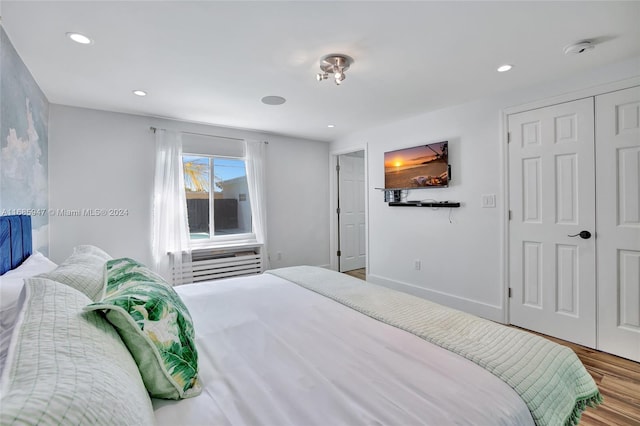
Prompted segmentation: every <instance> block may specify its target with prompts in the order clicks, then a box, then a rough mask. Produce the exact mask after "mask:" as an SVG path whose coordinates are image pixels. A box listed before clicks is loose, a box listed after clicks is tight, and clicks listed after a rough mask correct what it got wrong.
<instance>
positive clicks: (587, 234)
mask: <svg viewBox="0 0 640 426" xmlns="http://www.w3.org/2000/svg"><path fill="white" fill-rule="evenodd" d="M569 237H580V238H582V239H583V240H588V239H589V238H591V232H589V231H580V233H579V234H575V235H569Z"/></svg>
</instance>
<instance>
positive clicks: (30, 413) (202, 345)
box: [0, 218, 601, 425]
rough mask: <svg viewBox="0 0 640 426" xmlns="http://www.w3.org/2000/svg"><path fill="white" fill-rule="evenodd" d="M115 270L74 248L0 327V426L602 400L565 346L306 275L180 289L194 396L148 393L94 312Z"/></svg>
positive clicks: (365, 420) (434, 410)
mask: <svg viewBox="0 0 640 426" xmlns="http://www.w3.org/2000/svg"><path fill="white" fill-rule="evenodd" d="M0 219H2V222H0V226H1V227H0V235H5V234H6V235H9V236H10V235H13V234H15V232H16V231H11V229H9V231H7V232H5V233H4V234H3V232H4V228H5V227H10V226H11V224H12V223H17V222H16V219H12V218H9V219H8V220H7V219H5V218H0ZM18 221H22V219H19V220H18ZM21 225H22V222H21ZM19 232H20V233H21V238H20V241H21V243H20V244H21V246H20V247H18V244H16V245H15V246H13V245H12V244H10V243H9V244H6V240H7V238H6V236H5V237H4V239H3V240H0V247H2V250H3V251H2V259H3V263H4V260H5V256H11V258H12V259H13V257H14V256H15V255H14V254H13V252H14V251H15V252H18V251H23V252H24V253H22V255H20V256H18V257H22V259H21V260H20V261H12V266H11V269H12V270H10V271H9V272H7V273H8V274H10V275H11V274H12V272H14V271H16V270H19V269H20V268H21V266H20V264H21V262H23V261H24V262H25V263H26V262H29V261H31V259H32V257H33V255H32V254H31V253H30V249H29V250H26V251H25V250H24V247H25V245H24V244H22V241H25V240H26V239H28V240H29V241H30V235H29V232H30V227H29V226H20V231H19ZM9 240H10V241H11V240H16V241H17V240H18V239H17V237H14V238H9ZM5 250H10V252H6V251H5ZM7 253H9V254H7ZM25 259H26V260H25ZM87 259H89V260H87ZM118 262H120V264H122V263H123V262H124V263H127V262H129V264H128V266H127V267H128V268H131V264H135V262H134V261H132V260H121V259H110V256H108V255H107V254H106V253H104V252H102V251H101V250H99V249H97V248H93V247H90V246H82V247H79V248H78V249H77V250H76V251H74V253H73V254H72V255H71V256H70V258H69V259H68V260H67V261H65V262H63V264H61V265H58V266H57V268H56V269H51V268H52V265H49V264H48V265H47V266H46V268H45V269H47V270H48V272H45V273H44V274H39V275H37V277H36V278H27V279H26V280H25V284H24V286H23V287H24V288H23V289H22V292H21V293H20V296H19V297H17V299H18V302H17V308H16V309H17V311H18V312H17V313H16V312H14V313H13V314H10V315H9V316H13V317H14V318H9V320H7V319H6V318H3V319H2V321H3V324H4V325H3V326H2V327H3V328H2V330H0V331H1V332H2V333H3V334H4V335H5V336H6V334H7V333H10V336H11V339H10V342H9V344H8V345H7V344H5V345H4V346H5V347H4V348H3V349H2V352H3V353H4V355H3V357H4V359H5V360H4V361H2V364H3V370H2V378H1V382H0V383H1V387H0V392H1V394H0V398H2V400H1V401H0V423H2V424H13V423H23V424H24V423H27V424H29V423H51V424H54V423H59V422H60V418H59V417H56V416H59V415H60V414H59V413H63V414H62V415H63V416H64V417H63V419H65V421H64V423H73V424H89V423H91V424H160V425H177V424H180V425H203V424H211V425H361V424H381V425H413V424H416V425H417V424H431V425H449V424H474V425H532V424H538V425H543V424H549V425H553V424H576V423H577V422H578V420H579V418H580V414H581V412H582V411H583V410H584V409H585V408H586V407H587V406H595V405H597V404H598V403H599V402H600V401H601V396H600V393H599V392H598V389H597V387H596V385H595V383H594V382H593V379H592V378H591V376H589V374H588V373H587V372H586V370H585V369H584V367H583V366H582V364H581V363H580V361H579V359H578V358H577V356H576V355H575V354H574V353H573V352H572V351H571V350H570V349H568V348H565V347H563V346H560V345H557V344H555V343H552V342H550V341H548V340H546V339H543V338H541V337H538V336H534V335H531V334H529V333H525V332H522V331H519V330H516V329H513V328H509V327H505V326H502V325H499V324H495V323H492V322H490V321H486V320H482V319H480V318H477V317H474V316H472V315H469V314H465V313H462V312H459V311H455V310H453V309H449V308H446V307H443V306H440V305H436V304H433V303H431V302H429V301H426V300H423V299H419V298H415V297H413V296H410V295H406V294H403V293H399V292H395V291H392V290H389V289H386V288H383V287H378V286H374V285H372V284H368V283H367V284H365V283H364V282H362V281H360V280H357V279H355V278H351V277H348V276H346V275H344V274H338V273H335V272H332V271H328V270H324V269H322V268H314V267H305V266H301V267H293V268H283V269H278V270H273V271H268V272H267V273H265V274H261V275H257V276H252V277H238V278H231V279H226V280H218V281H215V282H206V283H197V284H188V285H183V286H179V287H176V288H175V292H176V293H177V295H179V300H176V301H175V303H176V304H177V305H180V306H182V305H184V309H185V310H186V311H188V316H189V317H190V319H191V320H192V323H193V328H194V330H195V331H194V344H195V348H197V364H198V371H197V378H196V379H194V380H193V381H192V382H190V383H188V384H185V385H184V389H185V390H186V389H187V388H189V391H194V390H196V389H197V391H194V392H192V394H191V395H189V394H188V392H189V391H186V392H185V394H182V393H181V394H180V395H178V396H177V397H175V395H174V396H168V397H167V396H166V395H165V397H163V398H157V397H150V396H149V394H148V393H147V392H146V390H149V386H148V383H147V381H148V380H147V379H146V378H142V377H141V375H142V376H144V374H145V373H144V372H143V368H142V367H141V363H140V362H139V360H138V358H137V356H136V352H135V351H134V350H133V349H132V348H131V347H127V345H126V344H124V343H123V341H125V342H126V341H127V337H126V335H125V334H124V333H122V331H121V330H120V329H118V332H115V331H114V330H113V329H114V328H117V326H116V325H115V324H116V322H115V321H113V320H110V321H112V323H110V322H109V321H107V320H106V319H105V314H104V313H103V311H99V309H100V308H104V305H100V304H99V302H96V300H99V299H100V297H103V298H104V297H105V294H106V293H105V292H106V291H107V290H101V291H100V292H97V293H96V292H93V293H95V294H93V293H92V291H90V290H89V288H90V287H91V286H89V285H88V284H87V283H90V282H94V284H95V283H98V282H102V281H104V280H105V278H104V277H107V276H108V277H111V276H112V275H111V274H112V273H116V272H117V267H119V266H118V265H119V263H118ZM79 264H80V265H81V266H80V267H79V266H78V265H79ZM105 265H106V266H105ZM111 265H113V266H111ZM135 267H136V268H138V269H135V270H136V271H138V272H139V271H141V270H142V271H143V269H141V268H140V266H139V265H138V266H135ZM65 268H67V269H66V272H65ZM110 268H112V269H110ZM60 271H62V272H65V273H64V274H62V272H60ZM69 271H72V273H70V272H69ZM113 271H116V272H113ZM31 272H33V271H31ZM138 272H136V273H137V274H138V275H139V273H138ZM56 274H58V275H56ZM74 274H75V275H74ZM144 274H147V275H145V277H146V278H145V279H146V280H149V279H151V280H153V279H155V278H153V277H152V275H151V272H149V273H147V272H144V273H143V274H142V275H144ZM5 275H6V274H5ZM69 276H72V278H71V279H70V278H69ZM150 277H151V278H150ZM56 280H58V281H56ZM4 281H6V280H4ZM4 284H5V283H4V282H3V283H0V291H2V290H3V287H4ZM96 285H97V284H96ZM94 288H97V287H94ZM101 288H102V287H101ZM78 289H80V290H78ZM2 294H3V295H4V294H5V293H2ZM171 297H172V296H168V298H171ZM25 300H26V301H25ZM103 300H104V299H103ZM92 301H93V303H91V302H92ZM88 305H95V307H96V309H95V310H91V311H89V312H87V306H88ZM16 309H14V311H15V310H16ZM0 315H4V314H3V311H0ZM5 316H6V315H5ZM50 316H55V317H56V319H55V320H54V321H51V320H49V319H48V318H49V317H50ZM32 317H33V318H32ZM106 317H107V318H109V313H107V314H106ZM6 323H10V324H9V326H7V325H6ZM29 324H31V325H29ZM112 325H113V326H112ZM23 334H28V338H25V337H24V336H23ZM58 335H61V337H60V339H57V337H56V336H58ZM120 338H121V339H120ZM5 340H6V338H5ZM41 340H42V341H46V342H49V341H51V342H53V343H46V342H45V343H42V344H40V343H39V344H34V342H40V341H41ZM128 349H129V350H128ZM129 352H130V353H129ZM132 355H133V357H132ZM133 358H135V360H134V359H133ZM51 359H56V360H57V361H56V362H51ZM0 361H1V360H0ZM84 364H88V365H87V366H86V367H85V366H84ZM136 364H138V365H136ZM67 366H68V369H67ZM34 370H38V371H39V373H38V374H35V373H33V372H34ZM61 370H62V371H65V372H66V371H69V370H72V372H73V374H71V375H72V376H73V377H70V378H69V377H66V374H61ZM48 371H50V372H49V373H47V372H48ZM23 376H28V377H26V378H23ZM61 376H64V380H61V379H60V377H61ZM194 377H195V376H194ZM61 382H64V383H61ZM196 382H197V383H196ZM180 383H181V384H182V383H187V382H180ZM145 387H146V389H145ZM25 389H27V390H26V391H25ZM149 393H151V394H152V395H153V394H154V392H152V391H151V390H149ZM174 397H175V398H174ZM62 407H64V408H62ZM34 418H35V419H40V420H38V421H34V420H33V419H34ZM56 419H57V420H56Z"/></svg>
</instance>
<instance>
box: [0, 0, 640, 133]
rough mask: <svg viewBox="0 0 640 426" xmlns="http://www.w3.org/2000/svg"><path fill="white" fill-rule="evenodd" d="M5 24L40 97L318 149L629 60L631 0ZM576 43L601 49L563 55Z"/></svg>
mask: <svg viewBox="0 0 640 426" xmlns="http://www.w3.org/2000/svg"><path fill="white" fill-rule="evenodd" d="M1 13H2V24H3V26H4V28H5V30H6V32H7V34H8V35H9V38H10V39H11V41H12V42H13V44H14V46H15V48H16V50H17V51H18V53H19V54H20V56H21V57H22V59H23V60H24V62H25V63H26V65H27V67H28V68H29V70H30V71H31V72H32V74H33V76H34V77H35V79H36V81H37V82H38V84H39V85H40V87H41V88H42V90H43V91H44V93H45V94H46V96H47V98H48V99H49V101H50V102H53V103H56V104H64V105H73V106H79V107H87V108H96V109H103V110H109V111H118V112H125V113H134V114H142V115H151V116H158V117H168V118H174V119H180V120H186V121H194V122H202V123H209V124H215V125H222V126H230V127H240V128H249V129H256V130H262V131H267V132H272V133H278V134H285V135H291V136H295V137H304V138H310V139H317V140H326V141H330V140H334V139H336V138H338V137H340V136H342V135H345V134H349V133H351V132H354V131H357V130H359V129H363V128H367V127H370V126H373V125H377V124H380V123H384V122H388V121H395V120H398V119H401V118H403V117H407V116H412V115H416V114H419V113H422V112H426V111H429V110H434V109H437V108H442V107H444V106H447V105H453V104H459V103H462V102H465V101H470V100H474V99H478V98H481V97H486V96H490V95H492V94H495V93H498V92H503V91H508V90H512V89H514V88H518V87H524V86H530V85H533V84H536V83H540V82H544V81H549V80H555V79H557V78H562V77H567V76H570V75H571V74H572V73H576V72H579V71H581V70H586V69H590V68H593V67H597V66H599V65H604V64H608V63H612V62H617V61H622V60H625V59H628V58H631V57H636V56H640V24H639V22H640V2H638V1H632V2H611V1H605V2H590V1H589V2H481V1H473V2H396V1H388V2H380V1H377V2H363V1H338V2H328V1H322V2H310V1H289V2H268V1H258V2H244V1H232V2H218V1H195V2H190V1H173V2H170V1H162V2H161V1H140V2H132V1H106V2H90V1H71V2H59V1H44V2H34V1H7V0H4V1H3V2H2V6H1ZM70 31H74V32H81V33H84V34H86V35H88V36H90V37H91V38H92V39H93V40H94V44H92V45H90V46H82V45H79V44H76V43H73V42H71V41H70V40H69V39H68V38H66V37H65V33H67V32H70ZM584 39H591V40H595V41H596V42H597V47H596V49H595V50H593V51H591V52H589V53H585V54H582V55H574V56H565V55H564V53H563V48H564V47H565V46H566V45H568V44H571V43H574V42H576V41H580V40H584ZM328 53H344V54H348V55H350V56H351V57H353V58H354V60H355V62H354V64H353V65H352V66H351V69H350V70H349V71H348V72H347V79H346V80H345V81H344V83H343V84H342V85H341V86H336V85H335V84H334V83H333V82H332V81H331V80H327V81H323V82H320V83H319V82H317V81H316V80H315V74H316V73H317V72H318V71H319V59H320V57H322V56H323V55H325V54H328ZM504 63H510V64H514V65H515V67H514V69H513V70H512V71H510V72H508V73H497V72H496V68H497V67H498V66H499V65H501V64H504ZM134 89H143V90H146V91H148V92H149V95H148V96H146V97H144V98H140V97H136V96H134V95H133V94H132V93H131V92H132V90H134ZM267 95H278V96H283V97H285V98H286V99H287V102H286V103H285V104H284V105H280V106H269V105H264V104H262V103H261V102H260V99H261V98H262V97H264V96H267ZM328 124H335V126H336V127H335V128H333V129H330V128H327V125H328Z"/></svg>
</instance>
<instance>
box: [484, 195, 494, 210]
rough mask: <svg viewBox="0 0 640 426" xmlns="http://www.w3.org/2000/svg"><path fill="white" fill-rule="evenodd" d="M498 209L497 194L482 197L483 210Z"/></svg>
mask: <svg viewBox="0 0 640 426" xmlns="http://www.w3.org/2000/svg"><path fill="white" fill-rule="evenodd" d="M495 207H496V194H483V195H482V208H484V209H492V208H495Z"/></svg>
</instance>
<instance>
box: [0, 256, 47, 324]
mask: <svg viewBox="0 0 640 426" xmlns="http://www.w3.org/2000/svg"><path fill="white" fill-rule="evenodd" d="M57 266H58V265H56V264H55V263H53V262H52V261H51V260H49V259H48V258H46V257H45V256H44V255H43V254H42V253H39V252H35V253H33V254H32V255H31V256H29V257H28V258H27V259H26V260H25V261H24V262H22V264H21V265H20V266H18V267H17V268H16V269H12V270H11V271H7V272H6V273H5V274H4V275H0V332H1V331H3V330H5V329H6V328H7V327H10V326H12V325H13V323H14V321H15V319H16V316H17V315H18V312H17V310H16V304H17V301H18V297H19V296H20V291H22V287H23V286H24V279H25V278H31V277H33V276H35V275H38V274H43V273H46V272H51V271H53V270H54V269H55V268H56V267H57Z"/></svg>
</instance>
